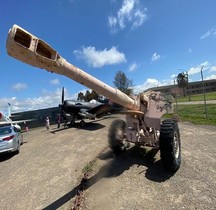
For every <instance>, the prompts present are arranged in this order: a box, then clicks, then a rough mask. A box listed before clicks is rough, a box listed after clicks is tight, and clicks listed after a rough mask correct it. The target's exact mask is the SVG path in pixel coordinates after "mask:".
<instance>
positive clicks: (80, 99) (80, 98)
mask: <svg viewBox="0 0 216 210" xmlns="http://www.w3.org/2000/svg"><path fill="white" fill-rule="evenodd" d="M77 100H78V101H83V100H85V96H84V94H83V93H82V92H79V93H78V97H77Z"/></svg>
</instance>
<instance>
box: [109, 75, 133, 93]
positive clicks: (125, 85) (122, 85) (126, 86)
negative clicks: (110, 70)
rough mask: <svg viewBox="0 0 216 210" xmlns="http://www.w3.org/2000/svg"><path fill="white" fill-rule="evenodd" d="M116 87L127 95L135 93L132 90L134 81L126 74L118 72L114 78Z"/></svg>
mask: <svg viewBox="0 0 216 210" xmlns="http://www.w3.org/2000/svg"><path fill="white" fill-rule="evenodd" d="M113 83H114V85H115V87H116V88H117V89H119V90H120V91H122V92H123V93H125V94H127V95H131V94H132V93H133V90H132V88H131V87H132V84H133V83H132V80H130V79H128V78H127V77H126V75H125V73H124V72H122V71H118V72H117V73H116V75H115V77H114V81H113Z"/></svg>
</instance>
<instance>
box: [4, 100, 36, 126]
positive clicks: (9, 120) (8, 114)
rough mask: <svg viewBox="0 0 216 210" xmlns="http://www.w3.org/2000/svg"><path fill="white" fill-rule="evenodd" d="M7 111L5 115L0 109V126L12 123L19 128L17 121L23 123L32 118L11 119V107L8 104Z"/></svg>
mask: <svg viewBox="0 0 216 210" xmlns="http://www.w3.org/2000/svg"><path fill="white" fill-rule="evenodd" d="M8 105H9V107H8V113H7V115H6V114H4V113H3V112H2V111H0V126H4V125H7V124H13V125H17V127H19V128H20V130H21V127H20V126H19V125H18V124H19V123H25V122H29V121H33V119H25V120H12V119H11V118H12V115H11V107H10V104H8Z"/></svg>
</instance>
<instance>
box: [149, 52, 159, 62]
mask: <svg viewBox="0 0 216 210" xmlns="http://www.w3.org/2000/svg"><path fill="white" fill-rule="evenodd" d="M160 58H161V56H160V55H159V54H157V53H154V54H153V55H152V58H151V60H152V61H157V60H159V59H160Z"/></svg>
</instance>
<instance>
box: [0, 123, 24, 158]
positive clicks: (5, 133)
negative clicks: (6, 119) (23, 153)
mask: <svg viewBox="0 0 216 210" xmlns="http://www.w3.org/2000/svg"><path fill="white" fill-rule="evenodd" d="M22 144H23V136H22V133H21V129H20V127H19V126H16V125H7V126H2V127H0V154H1V153H6V152H14V153H16V154H18V153H19V152H20V145H22Z"/></svg>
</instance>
